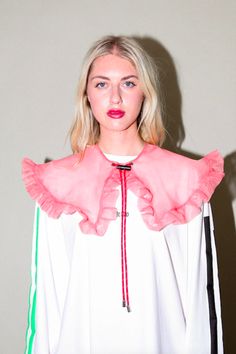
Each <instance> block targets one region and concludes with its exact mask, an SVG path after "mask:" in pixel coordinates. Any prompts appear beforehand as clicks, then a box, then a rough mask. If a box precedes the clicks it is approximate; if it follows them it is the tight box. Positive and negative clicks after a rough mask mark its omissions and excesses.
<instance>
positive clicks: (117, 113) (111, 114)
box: [107, 109, 125, 119]
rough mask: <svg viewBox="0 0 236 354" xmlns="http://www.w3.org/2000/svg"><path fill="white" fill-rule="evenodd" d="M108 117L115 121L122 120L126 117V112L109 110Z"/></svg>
mask: <svg viewBox="0 0 236 354" xmlns="http://www.w3.org/2000/svg"><path fill="white" fill-rule="evenodd" d="M107 115H108V117H110V118H113V119H120V118H122V117H123V116H124V115H125V111H122V110H121V109H109V111H108V112H107Z"/></svg>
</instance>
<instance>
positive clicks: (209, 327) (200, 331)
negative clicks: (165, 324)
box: [186, 203, 223, 354]
mask: <svg viewBox="0 0 236 354" xmlns="http://www.w3.org/2000/svg"><path fill="white" fill-rule="evenodd" d="M188 235H189V237H188V276H187V284H188V285H187V311H186V353H194V354H195V353H201V352H209V353H211V354H221V353H223V340H222V323H221V306H220V292H219V280H218V267H217V255H216V247H215V239H214V226H213V219H212V213H211V208H210V205H209V204H208V203H205V204H204V206H203V211H202V218H201V221H200V219H199V218H195V220H194V221H192V222H190V223H189V225H188ZM203 350H205V351H203Z"/></svg>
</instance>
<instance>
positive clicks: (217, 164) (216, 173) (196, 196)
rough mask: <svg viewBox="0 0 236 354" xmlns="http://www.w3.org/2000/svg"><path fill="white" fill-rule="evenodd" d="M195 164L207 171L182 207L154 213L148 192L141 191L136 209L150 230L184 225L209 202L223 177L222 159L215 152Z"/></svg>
mask: <svg viewBox="0 0 236 354" xmlns="http://www.w3.org/2000/svg"><path fill="white" fill-rule="evenodd" d="M196 163H197V164H203V165H205V166H206V167H207V169H206V172H205V173H204V174H203V175H202V176H201V178H200V179H199V184H198V186H197V187H196V189H195V190H194V192H193V193H192V194H191V196H190V197H189V198H188V200H187V201H186V202H185V203H184V204H182V205H177V206H175V207H173V208H172V209H169V210H166V211H163V212H159V213H158V211H157V212H155V210H154V208H153V205H152V202H151V200H152V198H151V196H150V195H148V193H147V192H148V191H147V190H146V189H141V190H144V193H143V194H141V195H140V196H139V202H138V207H139V210H140V212H141V214H142V217H143V220H144V222H145V223H146V225H147V226H148V227H149V228H150V229H152V230H156V231H160V230H161V229H163V228H164V227H166V226H167V225H170V224H174V225H178V224H185V223H187V222H189V221H191V220H192V219H193V218H194V217H195V216H197V215H198V213H199V212H200V210H201V207H202V203H204V202H208V201H209V200H210V198H211V196H212V194H213V192H214V190H215V188H216V187H217V186H218V184H219V183H220V181H221V180H222V178H223V177H224V172H223V159H222V157H221V156H220V154H219V152H218V151H217V150H215V151H213V152H211V153H209V154H208V155H206V156H205V157H203V158H202V159H200V160H198V161H196ZM199 167H200V166H199ZM158 210H159V209H158Z"/></svg>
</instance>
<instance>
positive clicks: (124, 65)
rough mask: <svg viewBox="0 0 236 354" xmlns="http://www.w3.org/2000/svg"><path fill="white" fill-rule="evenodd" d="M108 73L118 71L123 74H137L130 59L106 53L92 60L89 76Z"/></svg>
mask: <svg viewBox="0 0 236 354" xmlns="http://www.w3.org/2000/svg"><path fill="white" fill-rule="evenodd" d="M109 73H110V74H112V73H113V74H114V73H118V74H120V75H125V76H126V75H137V70H136V68H135V66H134V64H133V63H132V62H131V61H130V60H128V59H125V58H122V57H120V56H118V55H114V54H107V55H103V56H101V57H98V58H96V59H95V60H94V62H93V64H92V66H91V70H90V74H89V76H91V75H104V74H107V75H108V74H109Z"/></svg>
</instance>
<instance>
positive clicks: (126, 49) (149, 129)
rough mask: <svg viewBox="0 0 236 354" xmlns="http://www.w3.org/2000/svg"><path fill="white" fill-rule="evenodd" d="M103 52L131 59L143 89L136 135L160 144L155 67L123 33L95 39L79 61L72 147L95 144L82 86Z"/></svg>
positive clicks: (93, 125)
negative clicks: (80, 68)
mask: <svg viewBox="0 0 236 354" xmlns="http://www.w3.org/2000/svg"><path fill="white" fill-rule="evenodd" d="M107 54H115V55H118V56H120V57H122V58H125V59H127V60H129V61H131V62H132V63H133V65H134V66H135V68H136V70H137V72H138V76H139V80H140V81H141V83H142V86H143V91H144V102H143V105H142V109H141V112H140V116H139V118H138V132H139V135H140V137H141V138H142V140H143V141H145V142H147V143H150V144H154V145H162V143H163V142H164V139H165V129H164V125H163V120H162V107H161V100H160V82H159V77H158V70H157V67H156V65H155V63H154V61H153V59H152V58H151V57H150V56H149V55H148V54H147V53H146V52H145V51H144V49H143V48H142V47H141V46H140V45H139V44H138V43H137V42H136V41H135V40H134V39H131V38H129V37H125V36H119V37H117V36H107V37H104V38H102V39H100V40H98V41H97V42H95V44H94V45H93V46H92V47H91V48H90V50H89V51H88V53H87V55H86V57H85V60H84V63H83V67H82V71H81V76H80V80H79V83H78V89H77V95H76V107H75V119H74V123H73V125H72V127H71V130H70V141H71V148H72V151H73V152H74V153H77V152H83V151H84V150H85V148H86V146H87V145H93V144H96V143H97V142H98V140H99V136H100V128H99V124H98V122H97V121H96V119H95V118H94V116H93V113H92V110H91V108H90V104H89V101H88V98H87V93H86V89H87V81H88V76H89V72H90V69H91V66H92V64H93V62H94V60H95V59H96V58H98V57H101V56H103V55H107Z"/></svg>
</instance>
